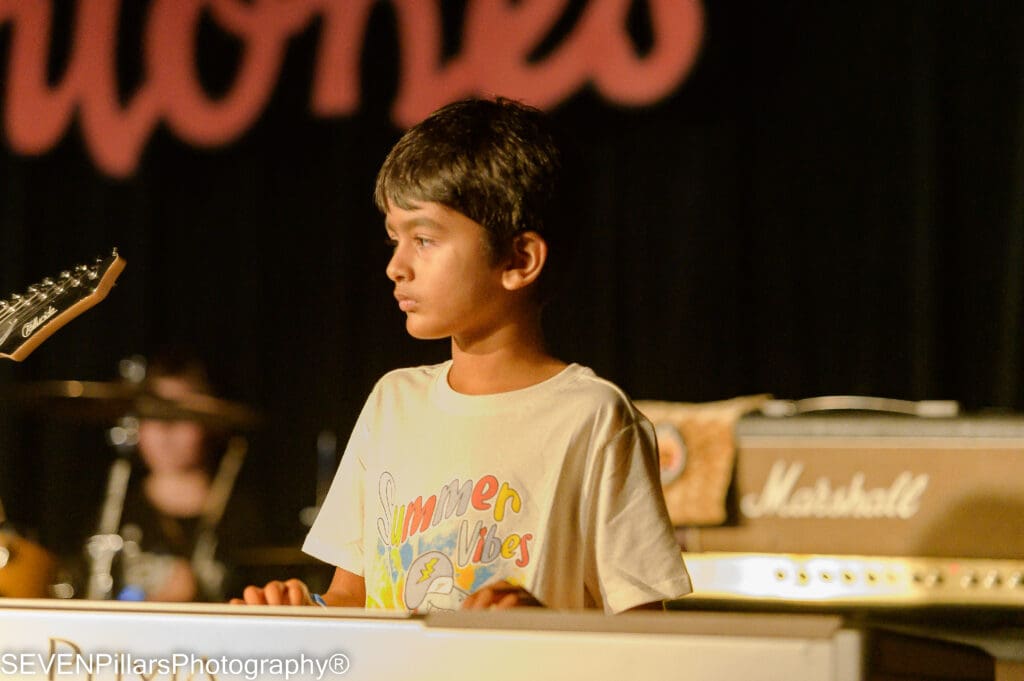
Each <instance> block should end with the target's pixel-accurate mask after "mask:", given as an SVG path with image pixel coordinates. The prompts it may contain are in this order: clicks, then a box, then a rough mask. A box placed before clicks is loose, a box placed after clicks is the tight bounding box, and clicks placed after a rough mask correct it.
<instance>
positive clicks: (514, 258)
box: [501, 232, 548, 291]
mask: <svg viewBox="0 0 1024 681" xmlns="http://www.w3.org/2000/svg"><path fill="white" fill-rule="evenodd" d="M547 259H548V243H547V242H546V241H544V237H542V236H541V235H540V234H538V233H537V232H522V233H521V234H517V235H516V236H515V238H514V239H513V240H512V252H511V253H510V254H509V257H508V260H507V261H506V263H505V270H504V272H502V274H501V283H502V284H503V285H504V286H505V288H506V289H508V290H509V291H515V290H518V289H521V288H525V287H527V286H529V285H530V284H532V283H533V282H535V281H537V277H539V276H540V273H541V270H543V269H544V263H545V262H547Z"/></svg>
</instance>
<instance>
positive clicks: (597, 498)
mask: <svg viewBox="0 0 1024 681" xmlns="http://www.w3.org/2000/svg"><path fill="white" fill-rule="evenodd" d="M655 443H656V439H655V436H654V429H653V427H652V426H651V424H650V422H648V421H647V420H646V419H644V418H643V417H642V416H638V418H637V420H636V421H633V422H632V423H630V424H628V425H626V426H625V427H623V428H622V429H621V430H620V431H619V432H618V433H617V434H615V435H614V436H613V437H612V438H611V440H610V441H609V442H608V444H607V445H605V446H604V448H603V450H602V451H601V452H599V453H598V459H597V460H596V461H595V466H596V468H595V470H594V471H593V472H592V473H593V479H592V481H591V490H592V491H591V494H592V495H593V498H592V499H591V500H590V502H591V505H592V507H591V509H590V516H591V518H590V526H591V527H592V528H593V531H592V538H591V539H592V545H591V551H592V553H591V555H590V560H591V561H592V563H591V565H590V567H589V569H588V570H587V574H588V581H590V582H592V583H588V584H587V587H588V589H589V590H590V591H591V593H592V594H593V595H595V596H596V595H597V594H600V599H601V602H602V603H603V604H604V608H605V611H606V612H621V611H623V610H628V609H629V608H633V607H636V606H639V605H644V604H645V603H651V602H654V601H661V600H667V599H671V598H678V597H680V596H683V595H685V594H687V593H689V592H690V591H691V590H692V587H691V585H690V578H689V575H688V574H687V572H686V567H685V565H684V564H683V559H682V553H681V551H680V548H679V545H678V543H677V542H676V539H675V535H674V533H673V530H672V522H671V521H670V520H669V517H668V511H667V509H666V507H665V499H664V496H663V495H662V491H661V484H660V476H659V473H658V464H657V445H656V444H655Z"/></svg>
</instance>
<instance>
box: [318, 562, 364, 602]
mask: <svg viewBox="0 0 1024 681" xmlns="http://www.w3.org/2000/svg"><path fill="white" fill-rule="evenodd" d="M321 597H322V598H323V599H324V603H326V604H327V605H334V606H337V607H343V608H363V607H366V579H364V578H363V576H362V575H357V574H356V573H354V572H349V571H348V570H343V569H341V568H334V579H332V580H331V585H330V586H329V587H327V591H326V592H324V593H323V594H321Z"/></svg>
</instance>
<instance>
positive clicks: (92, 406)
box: [0, 358, 259, 599]
mask: <svg viewBox="0 0 1024 681" xmlns="http://www.w3.org/2000/svg"><path fill="white" fill-rule="evenodd" d="M127 362H128V364H127V366H128V369H127V370H126V368H125V367H126V363H125V362H122V371H121V374H122V377H126V376H127V377H130V376H131V374H132V371H135V372H136V378H138V367H139V366H141V367H142V372H143V375H144V367H145V364H144V360H142V359H141V358H133V359H132V360H128V361H127ZM0 402H7V403H14V404H16V405H19V406H21V407H23V408H24V409H26V410H28V411H29V412H31V413H35V414H42V415H45V416H46V417H47V418H56V419H61V420H65V421H69V422H78V423H91V424H97V425H103V426H105V427H106V426H111V424H116V425H113V426H112V427H110V428H109V430H108V431H107V438H108V441H109V444H110V445H111V446H113V447H114V449H115V450H116V452H117V457H116V458H115V459H114V461H113V463H112V464H111V468H110V471H109V474H108V480H107V485H106V495H105V498H104V500H103V506H102V509H101V513H100V520H99V522H98V526H97V529H96V533H95V534H94V535H93V536H92V537H90V538H89V539H88V541H87V543H86V546H85V554H86V556H87V560H88V561H89V564H90V565H89V578H88V586H87V593H86V594H85V596H86V597H87V598H92V599H107V598H112V597H113V586H114V579H113V577H112V575H111V566H112V563H113V560H114V557H115V556H116V555H117V554H118V552H120V551H121V550H122V549H123V548H124V546H125V542H124V541H123V538H122V537H121V514H122V510H123V508H124V500H125V494H126V491H127V487H128V479H129V476H130V471H131V468H132V466H131V462H132V457H133V456H134V454H135V447H136V445H137V444H138V427H139V423H140V421H143V420H163V421H192V422H196V423H198V424H200V425H202V426H203V427H204V428H206V429H207V430H209V431H213V432H218V433H223V434H225V435H230V434H232V433H239V432H243V431H247V430H250V429H252V428H254V427H255V426H256V425H257V423H258V420H259V418H258V415H257V413H256V412H255V411H254V410H252V409H250V408H249V407H247V406H245V405H243V404H239V403H236V402H232V401H228V400H224V399H221V398H218V397H214V396H212V395H207V394H202V393H196V392H192V393H189V394H184V395H180V396H176V397H174V398H170V397H167V396H164V395H158V394H156V393H155V392H153V390H152V389H151V387H150V386H149V385H148V384H147V382H146V381H144V380H129V378H122V380H119V381H112V382H89V381H75V380H70V381H44V382H37V383H30V384H28V385H23V386H16V387H14V388H13V389H10V390H8V391H6V393H5V394H3V395H0ZM227 442H228V445H227V449H226V451H225V452H224V454H223V456H221V457H220V464H219V468H218V469H217V471H216V473H215V475H214V479H213V481H212V483H211V492H210V497H212V499H211V500H209V501H208V503H207V504H206V506H205V507H204V511H203V518H202V519H201V520H202V521H204V522H205V524H206V525H207V526H208V530H210V531H209V532H208V533H207V534H208V535H211V536H212V534H213V533H212V530H213V528H215V527H216V524H217V522H218V521H219V519H220V516H221V514H222V513H223V511H224V507H225V506H226V504H227V500H228V497H229V496H230V494H231V489H232V487H233V484H234V480H235V476H236V474H237V473H238V470H239V468H240V466H241V462H242V459H243V457H244V453H245V450H246V442H245V439H244V438H243V437H241V436H237V435H236V436H234V437H231V438H230V439H228V440H227ZM5 519H6V518H5V515H4V513H3V507H2V504H0V597H13V598H49V597H64V598H68V597H72V592H73V590H74V589H73V587H72V586H71V585H69V584H62V583H61V580H60V579H58V577H57V571H58V563H59V561H58V560H57V559H56V558H55V557H54V556H53V554H51V553H50V552H49V551H47V550H46V549H45V548H43V547H42V546H40V545H39V544H37V543H35V542H33V541H31V540H30V539H29V538H27V537H25V536H22V535H20V534H18V533H16V532H14V531H13V530H11V529H5V528H7V527H8V525H7V524H6V523H5ZM202 524H203V523H201V525H202ZM212 544H213V545H215V540H214V541H213V542H212ZM212 551H213V547H212V546H211V541H210V540H209V536H208V537H207V538H206V540H204V539H202V538H201V539H200V541H199V542H197V546H196V553H195V554H194V555H193V557H192V559H193V560H192V562H193V564H194V565H195V566H196V567H197V568H199V570H198V571H201V570H202V569H204V568H208V567H209V565H210V564H211V561H212ZM55 585H56V587H57V588H55ZM73 595H74V596H81V595H83V594H81V593H75V594H73Z"/></svg>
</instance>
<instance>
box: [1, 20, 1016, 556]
mask: <svg viewBox="0 0 1024 681" xmlns="http://www.w3.org/2000/svg"><path fill="white" fill-rule="evenodd" d="M593 2H594V3H600V2H601V0H593ZM679 2H680V3H683V4H687V0H679ZM55 4H56V5H57V9H56V10H55V15H54V20H55V25H54V33H53V38H52V45H51V49H50V56H51V60H50V64H49V70H50V79H51V82H57V81H58V80H59V79H60V76H61V74H62V73H63V71H62V69H63V66H64V65H65V63H66V61H67V60H68V52H69V48H68V45H69V43H70V42H71V36H72V34H73V29H74V22H75V14H74V12H73V11H72V6H71V3H55ZM115 4H116V3H115ZM151 4H153V3H146V2H135V1H134V0H133V1H132V2H125V3H124V5H125V6H124V7H122V8H121V28H120V33H119V39H120V46H119V52H118V54H119V62H118V63H119V65H120V66H119V77H120V79H121V81H120V87H121V99H122V103H123V102H125V101H127V100H128V98H129V97H130V95H131V93H132V91H133V88H135V87H138V84H139V83H140V81H141V79H142V78H143V76H142V71H143V68H142V67H141V66H140V63H141V57H140V51H141V47H140V45H141V44H142V43H143V32H144V28H143V27H144V26H145V21H146V17H147V16H148V14H147V12H148V7H149V5H151ZM241 4H242V5H245V4H246V3H241ZM424 4H428V3H424ZM429 4H431V5H432V3H429ZM472 4H473V3H467V2H451V3H449V2H445V3H444V12H443V18H444V25H443V28H444V40H445V43H444V48H445V54H446V55H447V56H449V57H451V56H452V55H456V54H458V52H459V50H460V47H461V45H460V27H461V22H462V21H463V19H464V17H465V14H466V10H467V6H471V5H472ZM591 4H593V3H591ZM632 4H633V8H632V10H631V12H630V14H629V17H628V21H629V23H628V25H629V28H630V30H631V32H632V33H631V35H632V37H633V38H634V40H635V41H636V42H637V44H638V46H639V49H640V50H641V54H642V53H643V50H645V49H648V48H650V47H651V45H652V43H653V42H655V38H654V37H653V36H654V32H653V30H652V19H651V16H650V15H649V14H648V12H647V7H648V4H647V3H645V2H636V3H632ZM658 4H659V5H662V6H664V5H665V3H658ZM397 5H398V3H394V4H393V3H389V2H377V3H374V4H372V9H371V14H370V17H369V19H368V24H367V29H366V33H365V41H364V43H363V45H362V47H361V48H360V53H359V54H360V55H361V61H360V62H359V63H360V66H359V75H360V80H361V82H360V84H359V90H358V94H359V104H358V106H357V107H354V108H353V110H352V111H350V112H348V113H345V114H339V115H324V114H322V113H318V112H314V111H313V110H312V107H311V104H310V99H311V98H310V92H311V89H312V87H313V73H314V71H315V68H316V66H315V62H316V59H317V47H318V44H319V42H318V41H319V40H320V38H321V33H322V31H323V29H324V24H323V22H322V21H319V20H317V19H316V18H313V19H311V20H310V21H309V22H308V25H305V26H304V27H303V28H302V29H301V30H299V31H297V32H296V34H295V35H294V37H293V38H292V39H291V40H290V41H289V42H288V48H287V52H286V56H285V58H284V61H283V63H282V66H281V72H280V74H279V76H278V78H277V80H276V81H275V85H274V88H273V92H272V95H271V96H270V98H269V101H268V103H267V104H266V106H265V107H264V108H263V109H262V110H261V112H260V113H259V115H258V117H257V118H256V119H255V120H254V122H253V123H252V124H251V125H249V126H247V127H244V128H242V129H240V130H239V134H238V135H237V136H236V137H235V138H234V139H231V140H226V141H223V142H219V143H216V144H210V145H207V146H199V145H194V144H190V143H189V142H188V141H185V140H183V138H182V135H181V134H179V133H178V131H176V130H174V129H173V127H172V126H169V125H166V124H159V125H157V126H156V128H155V130H154V131H153V134H152V136H151V137H150V138H149V139H148V140H147V142H146V144H145V146H144V147H143V148H142V150H141V155H140V156H139V159H138V163H137V166H136V167H135V168H134V170H133V171H131V172H121V173H112V172H109V171H108V170H105V169H103V168H101V167H100V166H99V165H98V164H97V162H96V159H95V158H94V154H93V153H92V152H91V151H90V148H89V145H88V144H87V143H86V139H85V135H84V134H83V127H82V124H81V119H80V116H79V115H76V116H75V117H74V118H73V119H72V122H71V124H70V126H69V127H68V129H67V131H66V132H65V133H64V134H63V135H62V136H60V138H59V141H57V142H56V143H55V144H54V145H52V146H51V147H49V148H46V149H41V150H39V151H38V152H32V153H29V152H25V151H23V150H20V149H18V148H16V145H14V144H12V143H11V142H10V139H11V138H10V136H8V137H7V138H5V139H6V140H7V143H6V144H5V145H4V146H3V147H2V150H0V235H2V240H0V289H3V292H0V295H2V294H3V293H6V292H15V291H22V290H23V289H24V288H25V287H27V286H28V285H29V284H31V283H33V282H35V281H38V280H40V279H42V278H43V277H45V276H49V275H53V274H55V273H57V272H59V271H60V270H62V269H65V268H67V267H68V266H69V265H72V264H74V263H76V262H79V261H83V260H87V259H91V258H92V257H94V256H96V255H99V254H102V253H105V252H106V251H107V250H108V249H109V248H110V247H112V246H117V247H118V248H119V249H120V252H121V253H122V254H123V255H124V257H125V258H126V260H127V262H128V266H127V269H126V270H125V272H124V273H123V275H122V276H121V278H120V280H119V281H118V284H117V286H116V288H115V289H114V290H113V291H112V292H111V294H110V295H109V297H108V298H107V300H106V301H104V302H103V303H101V304H100V305H99V306H98V307H96V308H94V309H93V310H90V311H89V312H87V313H86V314H84V315H83V316H82V317H80V318H78V319H76V320H75V321H73V322H72V323H71V324H69V325H68V326H67V327H65V328H64V329H63V330H61V331H59V332H58V333H57V334H56V335H54V336H53V337H52V338H51V339H49V340H47V341H46V342H45V343H44V344H43V345H42V346H41V347H40V348H38V349H37V350H36V351H35V352H34V353H33V354H32V355H31V356H30V357H29V358H27V359H26V360H25V361H24V362H23V363H21V364H15V363H12V362H4V363H3V364H0V385H2V387H3V389H4V390H7V391H10V390H12V389H14V388H15V387H17V386H20V385H24V384H28V383H31V382H34V381H39V380H47V379H79V380H113V379H114V378H116V371H117V362H118V360H119V359H120V358H122V357H125V356H127V355H130V354H133V353H141V354H148V353H152V352H154V351H155V350H156V349H157V348H160V347H162V346H166V345H170V344H175V345H183V346H189V347H191V348H193V349H195V350H196V351H197V352H198V353H200V354H201V355H203V356H204V357H205V358H206V359H207V360H208V361H209V362H210V364H211V365H212V367H213V369H214V373H215V377H216V378H217V379H218V380H219V382H220V384H221V385H222V387H223V392H224V394H225V395H226V396H228V397H230V398H232V399H235V400H238V401H241V402H244V403H246V404H249V405H251V406H253V407H255V408H257V409H259V410H260V412H261V413H262V414H263V417H264V419H263V422H262V425H261V427H260V428H259V429H257V430H256V431H255V432H253V433H252V434H251V436H250V445H251V448H250V453H249V456H248V459H247V462H246V465H245V468H244V471H243V475H242V479H241V483H240V484H241V485H242V487H243V489H245V490H249V491H250V493H252V494H254V495H257V496H258V498H259V500H260V501H261V503H262V509H261V511H262V517H260V518H257V519H254V522H258V523H260V524H261V525H262V526H263V527H264V528H265V538H266V542H265V543H266V544H267V545H286V544H294V543H297V542H298V541H299V540H300V539H301V537H302V535H303V527H302V526H301V525H300V523H299V522H298V514H299V510H300V509H301V508H302V507H304V506H307V505H309V504H311V503H312V502H313V500H314V485H315V471H316V442H317V437H318V434H319V433H321V432H322V431H325V430H326V431H331V432H334V433H337V434H338V437H339V440H340V444H341V445H343V444H344V441H345V439H346V438H347V434H348V430H349V429H350V428H351V425H352V423H353V422H354V419H355V417H356V414H357V412H358V409H359V407H360V406H361V404H362V401H363V399H364V397H365V396H366V394H367V392H368V391H369V390H370V388H371V387H372V385H373V382H374V381H375V380H376V379H377V378H378V377H379V376H380V375H381V374H382V373H384V372H385V371H387V370H389V369H391V368H394V367H398V366H402V365H410V364H417V363H424V362H434V361H439V360H442V359H444V358H445V357H446V354H447V350H448V348H447V346H446V344H445V343H444V342H436V343H424V342H420V341H414V340H411V339H409V338H407V337H406V335H405V332H404V327H403V317H402V314H401V313H400V312H399V311H398V310H397V308H396V306H395V304H394V301H393V299H392V297H391V287H390V282H388V280H387V279H386V278H385V276H384V265H385V262H386V259H387V254H388V251H387V248H386V246H385V245H384V233H383V229H382V219H381V217H380V216H379V215H378V214H377V212H376V210H375V209H374V207H373V204H372V200H371V193H372V186H373V179H374V176H375V173H376V171H377V168H378V165H379V163H380V161H381V160H382V159H383V157H384V155H385V154H386V153H387V150H388V149H389V147H390V146H391V145H392V144H393V143H394V142H395V141H396V139H397V138H398V136H399V135H400V133H401V130H400V127H399V126H398V125H396V124H395V123H394V122H393V115H392V105H393V103H394V101H395V99H396V97H397V95H398V89H399V88H398V82H399V78H400V75H401V73H402V72H403V69H404V68H406V67H404V66H403V65H402V64H400V62H399V59H398V55H399V33H398V31H397V29H396V16H397V14H398V13H397V10H396V7H397ZM13 6H14V5H11V4H10V3H7V4H3V3H0V10H2V11H3V12H8V13H9V12H10V10H11V7H13ZM586 6H587V3H582V2H575V3H569V5H568V6H567V8H566V9H565V11H564V13H563V14H562V18H561V20H560V21H559V22H557V23H556V24H555V26H554V28H553V29H552V30H551V32H550V34H549V35H548V37H547V38H546V39H545V40H546V43H545V44H546V45H547V48H546V49H549V50H551V49H554V48H555V47H556V46H557V45H558V44H559V41H560V40H561V39H563V38H564V36H566V35H567V34H569V33H571V32H572V31H573V30H575V27H576V23H577V21H578V20H579V18H580V16H581V14H582V13H583V12H584V11H585V9H586ZM697 7H698V9H699V10H700V13H698V14H697V16H702V17H703V23H702V25H701V43H700V47H699V53H698V55H697V58H696V62H695V63H694V64H693V67H692V69H690V70H689V72H688V73H687V74H686V75H685V78H680V82H679V83H678V85H676V86H674V87H673V88H672V89H671V90H670V91H667V92H665V93H664V94H663V95H662V96H660V97H658V98H657V99H652V100H651V101H647V102H644V103H640V104H638V105H627V104H623V103H621V102H619V101H615V100H614V99H613V98H611V97H609V96H606V94H605V93H603V92H601V91H599V90H598V89H597V88H595V87H593V86H590V85H586V84H584V85H581V86H580V87H577V88H574V89H571V91H569V92H567V93H566V94H565V96H564V97H560V98H557V101H554V102H552V103H548V105H547V108H548V109H550V111H551V112H552V115H553V117H554V119H555V121H556V123H557V124H558V125H559V126H560V127H561V128H563V129H564V130H566V131H567V132H568V133H569V134H571V137H572V139H573V141H574V143H575V147H576V149H577V151H578V152H579V155H580V157H581V160H582V161H583V163H582V168H583V169H584V170H585V172H584V173H583V174H582V175H581V177H580V179H581V184H582V187H583V189H582V194H581V196H580V197H579V198H578V199H575V201H576V203H575V205H574V206H573V207H572V208H573V213H574V220H573V224H572V229H573V230H574V232H575V234H576V237H575V241H576V244H577V247H578V253H579V258H578V261H577V264H576V267H575V270H574V272H573V277H572V281H571V284H570V286H569V287H568V288H567V289H566V290H565V291H564V292H563V294H562V296H561V297H560V298H559V299H558V300H556V301H555V302H554V303H553V304H552V306H551V307H550V309H549V311H548V316H547V323H548V327H549V331H550V337H551V340H552V344H553V346H554V348H555V349H556V350H557V352H558V354H560V355H561V356H563V357H564V358H566V359H571V360H575V361H579V362H582V363H585V364H588V365H590V366H592V367H593V368H594V369H595V370H596V371H598V372H599V373H601V374H603V375H605V376H606V377H608V378H611V379H612V380H614V381H616V382H618V383H620V384H621V385H622V386H623V387H624V388H625V389H626V390H627V392H629V393H630V394H631V395H632V396H633V397H635V398H638V399H639V398H652V399H664V400H680V401H706V400H714V399H721V398H726V397H731V396H736V395H740V394H749V393H760V392H767V393H772V394H774V395H775V396H778V397H784V398H801V397H809V396H815V395H821V394H850V393H853V394H870V395H879V396H886V397H898V398H908V399H954V400H959V401H960V402H961V404H962V405H963V406H964V407H965V408H966V409H968V410H983V409H986V410H987V409H996V410H1016V409H1019V408H1021V406H1022V403H1024V385H1022V382H1021V360H1022V353H1021V335H1022V328H1021V322H1020V317H1021V312H1022V306H1024V290H1022V284H1024V281H1022V269H1024V268H1022V265H1024V194H1022V187H1024V48H1022V44H1024V41H1021V39H1020V36H1021V35H1024V5H1021V4H1020V3H1015V2H1002V3H1000V2H979V3H962V2H941V1H939V2H924V1H922V2H911V1H907V2H868V3H821V2H811V1H803V2H772V3H763V2H756V3H755V2H749V3H748V2H732V1H722V2H707V3H705V4H703V5H697ZM0 20H2V22H3V23H0V55H2V57H0V59H2V60H3V61H2V62H0V64H2V66H3V70H2V71H0V73H3V74H4V75H3V76H0V77H3V78H5V79H7V81H8V82H10V79H11V78H12V75H11V71H10V69H11V59H10V54H11V50H12V46H13V44H14V41H15V38H14V35H15V31H14V30H13V28H12V21H11V20H10V18H9V15H8V14H4V13H0ZM196 45H197V48H196V49H197V54H198V57H197V67H196V68H197V73H198V74H199V76H200V79H201V81H202V83H203V86H204V87H205V88H206V89H207V91H208V92H209V94H210V96H211V97H216V96H217V95H218V93H223V92H225V91H226V90H227V89H228V88H229V87H230V85H231V82H232V78H233V74H234V73H235V69H236V66H237V63H238V54H239V45H238V43H237V41H235V40H233V39H232V38H231V36H230V35H229V34H227V33H226V32H225V31H223V30H219V29H218V28H217V24H216V22H215V20H214V19H213V18H210V17H209V16H207V17H206V18H205V19H204V21H203V23H202V25H201V29H200V31H199V32H198V34H197V37H196ZM538 49H540V50H541V51H543V49H544V48H543V45H542V46H541V48H538ZM493 89H495V90H498V88H493ZM5 91H6V88H5ZM5 97H6V99H5V100H4V105H5V107H9V105H10V94H9V91H7V94H6V95H5ZM5 130H6V129H5ZM5 134H6V133H5ZM0 408H2V410H3V412H2V415H0V496H2V498H3V500H4V503H5V506H6V508H7V512H8V515H9V516H11V517H12V519H14V520H15V521H16V523H18V524H19V525H20V526H21V527H23V528H25V529H26V530H27V531H30V532H33V533H35V536H37V537H38V538H39V540H40V541H41V542H42V543H43V544H44V545H46V546H48V547H49V548H51V550H53V551H56V552H60V553H67V552H73V551H75V550H77V546H78V544H76V542H78V541H80V536H81V535H82V534H83V533H84V532H87V531H89V530H90V529H91V525H90V524H91V523H92V522H94V516H95V513H96V510H97V508H98V505H99V500H100V498H101V495H102V487H103V481H104V478H105V476H106V471H107V466H108V465H109V462H110V461H111V459H112V457H113V452H112V451H111V449H110V448H109V447H108V446H107V445H106V444H105V441H104V432H103V428H102V427H101V426H100V425H80V424H73V423H69V422H65V421H61V420H58V419H54V418H52V417H51V416H48V415H47V414H45V413H27V412H26V411H25V410H23V409H20V408H19V407H18V406H17V404H16V403H15V404H12V403H10V402H2V403H0Z"/></svg>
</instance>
